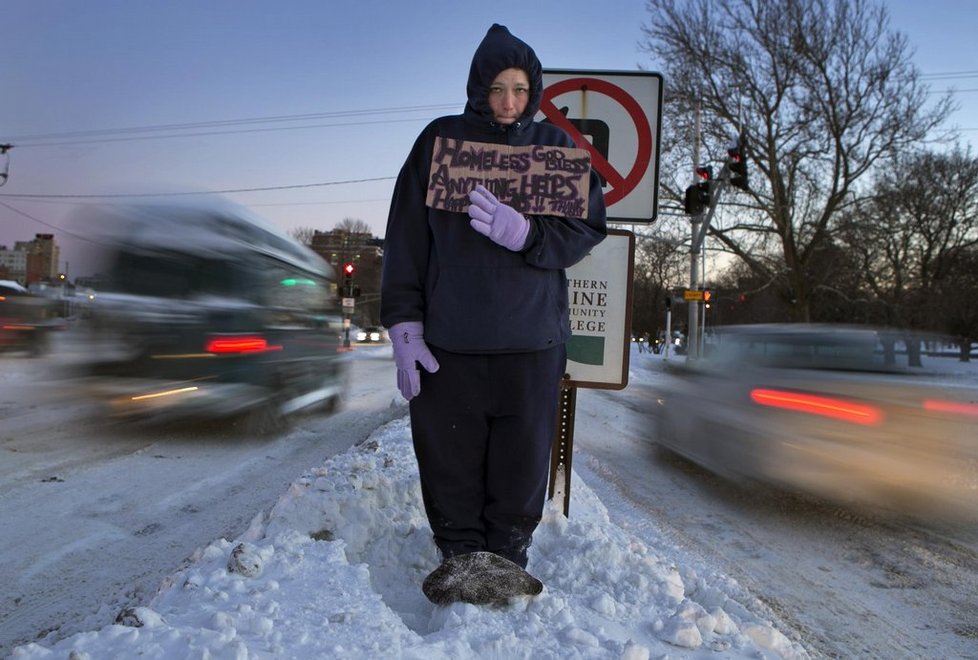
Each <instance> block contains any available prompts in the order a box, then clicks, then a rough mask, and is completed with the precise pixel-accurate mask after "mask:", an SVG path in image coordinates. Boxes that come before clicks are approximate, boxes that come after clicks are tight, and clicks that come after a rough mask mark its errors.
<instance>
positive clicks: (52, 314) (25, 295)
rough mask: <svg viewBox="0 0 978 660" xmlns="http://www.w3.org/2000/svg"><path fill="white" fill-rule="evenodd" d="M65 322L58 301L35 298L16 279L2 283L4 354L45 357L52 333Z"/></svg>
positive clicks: (0, 324)
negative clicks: (60, 313) (25, 354)
mask: <svg viewBox="0 0 978 660" xmlns="http://www.w3.org/2000/svg"><path fill="white" fill-rule="evenodd" d="M63 323H64V321H63V319H61V318H60V317H59V316H58V308H57V305H56V301H54V300H51V299H49V298H44V297H41V296H35V295H33V294H31V293H30V292H29V291H28V290H27V289H26V288H24V287H23V286H21V285H20V284H18V283H17V282H14V281H12V280H0V351H11V352H26V353H27V354H28V355H31V356H38V355H43V354H44V353H45V352H46V351H47V349H48V344H49V338H48V333H50V332H51V331H52V330H57V329H61V327H62V326H63Z"/></svg>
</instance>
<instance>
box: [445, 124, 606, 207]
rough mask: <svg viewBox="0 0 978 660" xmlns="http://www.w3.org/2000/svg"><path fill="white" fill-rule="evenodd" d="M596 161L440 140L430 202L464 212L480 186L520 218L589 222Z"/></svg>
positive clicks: (550, 149)
mask: <svg viewBox="0 0 978 660" xmlns="http://www.w3.org/2000/svg"><path fill="white" fill-rule="evenodd" d="M590 183H591V156H590V154H589V153H588V152H587V150H585V149H578V148H575V147H556V146H545V145H529V146H525V147H513V146H510V145H506V144H490V143H487V142H470V141H468V140H458V139H454V138H444V137H439V138H437V139H436V140H435V147H434V149H433V150H432V154H431V172H430V176H429V178H428V195H427V198H426V200H425V203H426V204H427V205H428V206H430V207H431V208H436V209H443V210H445V211H455V212H457V213H465V211H466V209H467V208H468V206H469V192H471V191H472V190H475V187H476V186H477V185H478V184H482V185H483V186H485V187H486V188H487V189H488V190H489V192H491V193H492V194H493V195H495V196H496V198H497V199H498V200H499V201H500V202H503V203H505V204H509V205H510V206H512V207H513V208H514V209H516V210H517V211H519V212H520V213H531V214H539V215H557V216H562V217H566V218H586V217H587V207H588V193H589V188H590Z"/></svg>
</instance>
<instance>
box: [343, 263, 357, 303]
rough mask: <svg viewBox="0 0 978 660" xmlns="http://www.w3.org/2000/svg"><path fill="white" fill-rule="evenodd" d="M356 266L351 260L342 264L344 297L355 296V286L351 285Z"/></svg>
mask: <svg viewBox="0 0 978 660" xmlns="http://www.w3.org/2000/svg"><path fill="white" fill-rule="evenodd" d="M356 271H357V268H356V266H354V265H353V263H352V262H347V263H345V264H343V295H344V296H345V297H346V298H355V297H356V287H354V286H353V275H354V273H356Z"/></svg>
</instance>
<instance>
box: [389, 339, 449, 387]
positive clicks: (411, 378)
mask: <svg viewBox="0 0 978 660" xmlns="http://www.w3.org/2000/svg"><path fill="white" fill-rule="evenodd" d="M387 334H388V335H389V336H390V338H391V344H393V345H394V364H396V365H397V389H399V390H401V394H402V395H403V396H404V398H405V399H407V400H408V401H410V400H411V399H413V398H414V397H416V396H418V394H420V393H421V374H420V373H418V368H417V366H416V365H415V363H416V362H420V363H421V366H422V367H424V368H425V371H427V372H428V373H432V374H433V373H435V372H436V371H438V360H436V359H435V356H434V355H432V354H431V351H430V350H428V345H427V344H426V343H424V324H423V323H421V322H420V321H405V322H403V323H395V324H394V325H392V326H391V327H390V328H389V329H388V330H387Z"/></svg>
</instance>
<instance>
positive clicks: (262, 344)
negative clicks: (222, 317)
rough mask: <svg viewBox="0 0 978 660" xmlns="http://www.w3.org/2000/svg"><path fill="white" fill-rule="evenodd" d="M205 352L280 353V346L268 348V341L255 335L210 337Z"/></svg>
mask: <svg viewBox="0 0 978 660" xmlns="http://www.w3.org/2000/svg"><path fill="white" fill-rule="evenodd" d="M205 350H206V351H207V352H208V353H257V352H261V351H280V350H282V347H281V346H269V345H268V340H267V339H265V338H264V337H260V336H257V335H254V336H236V337H211V338H210V339H208V340H207V347H206V348H205Z"/></svg>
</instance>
